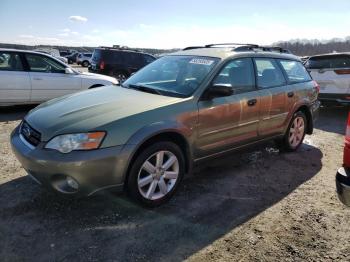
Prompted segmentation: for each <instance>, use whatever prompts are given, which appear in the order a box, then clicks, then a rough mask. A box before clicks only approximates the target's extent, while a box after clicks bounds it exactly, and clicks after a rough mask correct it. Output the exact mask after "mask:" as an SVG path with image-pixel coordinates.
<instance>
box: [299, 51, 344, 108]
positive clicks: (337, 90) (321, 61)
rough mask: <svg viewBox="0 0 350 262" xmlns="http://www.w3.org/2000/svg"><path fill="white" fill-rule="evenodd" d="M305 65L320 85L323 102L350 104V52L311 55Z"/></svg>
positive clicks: (320, 97)
mask: <svg viewBox="0 0 350 262" xmlns="http://www.w3.org/2000/svg"><path fill="white" fill-rule="evenodd" d="M305 66H306V68H307V69H308V70H309V71H310V73H311V76H312V78H313V79H315V80H316V81H317V83H318V84H319V85H320V95H319V99H320V100H321V101H322V102H323V103H325V104H350V53H332V54H324V55H316V56H311V57H310V58H309V59H308V60H307V61H306V63H305Z"/></svg>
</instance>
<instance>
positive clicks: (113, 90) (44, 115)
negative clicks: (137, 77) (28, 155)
mask: <svg viewBox="0 0 350 262" xmlns="http://www.w3.org/2000/svg"><path fill="white" fill-rule="evenodd" d="M181 100H182V99H181V98H174V97H167V96H161V95H155V94H150V93H145V92H140V91H137V90H132V89H126V88H122V87H119V86H107V87H100V88H96V89H92V90H87V91H83V92H80V93H75V94H73V95H68V96H64V97H60V98H56V99H53V100H50V101H48V102H45V103H43V104H41V105H39V106H38V107H36V108H34V109H33V110H31V111H30V112H29V113H28V115H27V116H26V117H25V120H26V121H27V122H28V123H29V124H30V125H31V126H32V127H33V128H34V129H36V130H38V131H39V132H40V133H41V135H42V141H48V140H50V139H51V138H52V137H54V136H56V135H60V134H67V133H78V132H88V131H95V130H99V127H101V126H104V125H106V124H109V123H112V122H114V121H117V120H120V119H123V118H127V117H129V116H133V115H136V114H139V113H143V112H146V111H149V110H153V109H156V108H160V107H164V106H167V105H170V104H172V103H176V102H179V101H181ZM100 131H104V130H100Z"/></svg>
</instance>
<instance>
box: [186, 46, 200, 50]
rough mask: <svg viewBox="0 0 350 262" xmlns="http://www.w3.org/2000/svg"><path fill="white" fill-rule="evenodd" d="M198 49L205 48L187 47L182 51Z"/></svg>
mask: <svg viewBox="0 0 350 262" xmlns="http://www.w3.org/2000/svg"><path fill="white" fill-rule="evenodd" d="M198 48H204V46H188V47H185V48H184V49H182V50H183V51H186V50H192V49H198Z"/></svg>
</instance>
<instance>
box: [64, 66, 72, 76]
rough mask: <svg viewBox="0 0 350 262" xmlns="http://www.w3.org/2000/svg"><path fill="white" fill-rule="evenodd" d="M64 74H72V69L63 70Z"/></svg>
mask: <svg viewBox="0 0 350 262" xmlns="http://www.w3.org/2000/svg"><path fill="white" fill-rule="evenodd" d="M64 73H65V74H74V71H73V69H72V68H70V67H66V69H65V70H64Z"/></svg>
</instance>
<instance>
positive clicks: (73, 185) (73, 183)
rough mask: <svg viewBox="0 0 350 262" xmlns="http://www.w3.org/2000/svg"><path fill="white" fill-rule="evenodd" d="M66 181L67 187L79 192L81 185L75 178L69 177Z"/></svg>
mask: <svg viewBox="0 0 350 262" xmlns="http://www.w3.org/2000/svg"><path fill="white" fill-rule="evenodd" d="M66 181H67V185H68V186H70V187H71V188H73V189H75V190H78V188H79V184H78V182H77V181H75V180H74V179H73V178H71V177H69V176H68V177H67V178H66Z"/></svg>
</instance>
